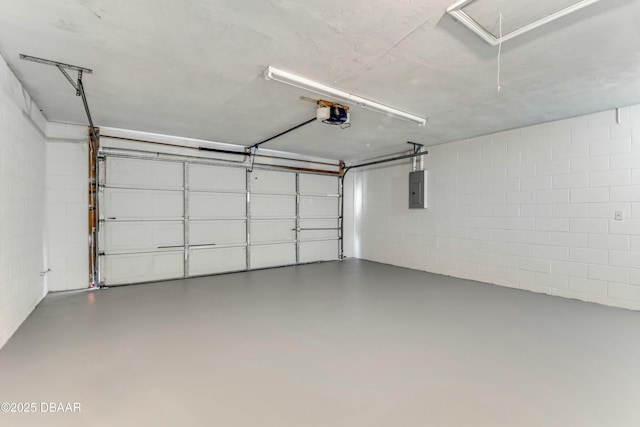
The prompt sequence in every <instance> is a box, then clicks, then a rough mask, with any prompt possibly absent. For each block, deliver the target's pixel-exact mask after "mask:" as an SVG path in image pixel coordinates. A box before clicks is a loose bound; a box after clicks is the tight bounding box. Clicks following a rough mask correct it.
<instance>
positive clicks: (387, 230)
mask: <svg viewBox="0 0 640 427" xmlns="http://www.w3.org/2000/svg"><path fill="white" fill-rule="evenodd" d="M619 119H620V123H618V122H617V114H616V110H610V111H604V112H601V113H596V114H591V115H587V116H582V117H577V118H572V119H568V120H561V121H557V122H552V123H544V124H540V125H536V126H532V127H527V128H522V129H515V130H511V131H506V132H501V133H497V134H494V135H488V136H484V137H479V138H473V139H470V140H465V141H459V142H452V143H447V144H442V145H438V146H434V147H430V148H429V156H428V157H427V160H426V167H427V169H428V171H429V172H428V177H429V178H428V179H429V183H428V198H429V208H428V209H426V210H409V209H408V208H407V204H408V201H407V197H408V196H407V192H408V172H409V171H410V167H411V166H410V164H408V162H406V163H403V164H401V165H396V166H392V167H380V168H376V169H373V170H368V171H359V172H357V173H356V176H355V179H354V184H353V192H354V195H355V200H354V201H353V205H352V209H353V211H354V216H355V224H356V232H355V238H354V242H353V250H352V251H351V254H352V255H353V256H356V257H360V258H364V259H369V260H374V261H379V262H383V263H388V264H393V265H399V266H404V267H409V268H415V269H419V270H426V271H431V272H435V273H441V274H446V275H451V276H456V277H461V278H467V279H473V280H478V281H482V282H488V283H493V284H497V285H502V286H508V287H513V288H521V289H526V290H530V291H534V292H541V293H546V294H552V295H559V296H563V297H568V298H576V299H581V300H586V301H593V302H598V303H602V304H607V305H612V306H619V307H626V308H632V309H640V106H632V107H626V108H622V109H620V110H619ZM616 212H619V213H621V214H622V220H616V219H615V215H616Z"/></svg>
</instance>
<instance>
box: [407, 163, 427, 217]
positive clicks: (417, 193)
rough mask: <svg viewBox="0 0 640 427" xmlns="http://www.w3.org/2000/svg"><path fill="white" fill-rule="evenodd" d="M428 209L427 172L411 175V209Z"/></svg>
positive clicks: (417, 172)
mask: <svg viewBox="0 0 640 427" xmlns="http://www.w3.org/2000/svg"><path fill="white" fill-rule="evenodd" d="M426 207H427V171H423V170H422V171H416V172H410V173H409V209H425V208H426Z"/></svg>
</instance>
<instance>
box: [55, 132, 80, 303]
mask: <svg viewBox="0 0 640 427" xmlns="http://www.w3.org/2000/svg"><path fill="white" fill-rule="evenodd" d="M80 128H81V129H80V131H81V133H80V135H81V136H80V138H83V139H80V140H75V141H74V140H68V139H67V140H51V141H50V142H48V143H47V147H46V151H47V160H46V164H47V168H46V171H47V174H46V177H47V183H46V195H47V242H48V248H49V257H48V258H49V268H51V272H50V273H49V275H48V279H49V280H48V287H49V291H66V290H72V289H86V288H87V287H88V286H89V241H88V238H89V231H88V206H89V195H88V192H89V187H88V180H89V172H88V169H87V167H88V160H87V158H88V145H87V141H86V130H87V128H86V127H84V126H82V127H80ZM65 137H67V138H68V137H69V136H68V135H65Z"/></svg>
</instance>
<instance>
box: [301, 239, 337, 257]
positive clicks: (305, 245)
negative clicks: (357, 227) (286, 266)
mask: <svg viewBox="0 0 640 427" xmlns="http://www.w3.org/2000/svg"><path fill="white" fill-rule="evenodd" d="M338 250H339V245H338V240H319V241H312V242H300V262H315V261H329V260H334V259H338Z"/></svg>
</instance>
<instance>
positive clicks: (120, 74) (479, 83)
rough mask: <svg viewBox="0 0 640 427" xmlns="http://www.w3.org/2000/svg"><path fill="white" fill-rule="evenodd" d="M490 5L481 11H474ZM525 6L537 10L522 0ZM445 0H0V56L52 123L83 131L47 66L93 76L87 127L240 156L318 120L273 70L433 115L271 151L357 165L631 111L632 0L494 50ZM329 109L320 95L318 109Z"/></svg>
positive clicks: (303, 136) (638, 60)
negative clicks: (238, 151) (237, 151)
mask: <svg viewBox="0 0 640 427" xmlns="http://www.w3.org/2000/svg"><path fill="white" fill-rule="evenodd" d="M482 1H490V0H482ZM530 1H531V2H534V0H530ZM452 3H453V0H431V1H429V0H416V1H413V0H403V1H397V0H354V1H350V2H345V1H339V0H323V1H316V0H309V1H304V2H303V1H294V0H262V1H259V0H234V1H228V0H218V1H215V0H213V1H212V0H184V1H173V0H140V1H131V0H4V1H2V2H1V4H0V53H1V54H2V56H3V57H4V58H5V60H6V61H7V62H8V63H9V65H10V66H11V68H12V69H13V70H14V72H15V73H16V74H17V76H18V78H19V79H20V80H21V81H22V82H23V84H24V85H25V86H26V88H27V90H28V91H29V93H30V94H31V95H32V96H33V98H34V99H35V101H36V102H37V103H38V105H39V106H40V107H41V108H42V109H43V111H44V114H45V115H46V117H47V118H48V119H49V120H51V121H56V122H67V123H82V124H85V123H86V118H85V116H84V111H83V109H82V104H81V101H80V100H79V98H76V97H75V92H74V90H73V89H72V88H71V86H70V85H69V84H68V82H67V81H66V80H65V79H64V78H63V76H62V75H61V74H60V73H59V72H58V71H57V70H56V69H55V68H52V67H48V66H45V65H41V64H36V63H32V62H26V61H21V60H20V59H19V58H18V55H19V53H25V54H28V55H33V56H39V57H44V58H47V59H52V60H56V61H61V62H66V63H71V64H76V65H80V66H83V67H87V68H92V69H93V70H94V74H92V75H88V76H86V77H85V79H84V82H85V87H86V90H87V95H88V98H89V104H90V106H91V111H92V114H93V116H94V120H95V122H96V124H97V125H101V126H108V127H117V128H125V129H134V130H140V131H146V132H154V133H162V134H168V135H177V136H184V137H191V138H199V139H206V140H212V141H220V142H226V143H234V144H241V145H251V144H253V143H255V142H258V141H261V140H263V139H266V138H268V137H270V136H273V135H275V134H277V133H279V132H281V131H283V130H286V129H288V128H290V127H292V126H294V125H296V124H299V123H301V122H303V121H305V120H307V119H309V118H311V117H313V116H314V108H315V106H314V105H313V104H312V103H308V102H304V101H301V100H299V96H300V95H306V96H311V97H315V98H318V97H317V96H315V95H314V94H311V93H309V92H305V91H303V90H300V89H296V88H292V87H290V86H287V85H284V84H282V83H279V82H276V81H266V80H264V78H263V76H262V72H263V70H264V69H265V68H266V67H267V66H268V65H272V66H275V67H278V68H281V69H284V70H287V71H290V72H294V73H297V74H300V75H302V76H305V77H307V78H310V79H313V80H317V81H321V82H324V83H327V84H330V85H333V86H335V87H338V88H340V89H343V90H346V91H348V92H351V93H355V94H357V95H360V96H363V97H367V98H370V99H373V100H376V101H378V102H382V103H384V104H388V105H391V106H394V107H397V108H400V109H402V110H405V111H408V112H411V113H414V114H418V115H422V116H426V117H428V118H429V121H428V123H427V126H426V127H423V128H420V127H418V126H416V125H414V124H411V123H408V122H404V121H401V120H398V119H394V118H390V117H386V116H383V115H380V114H377V113H374V112H371V111H367V110H364V109H361V108H358V107H355V108H353V109H352V126H351V128H349V129H346V130H341V129H339V128H338V127H336V126H329V125H324V124H321V123H318V122H314V123H312V124H310V125H308V126H305V127H302V128H300V129H298V130H296V131H294V132H292V133H290V134H287V135H286V136H284V137H282V138H279V139H276V140H274V141H272V142H269V143H268V144H265V146H264V147H265V148H271V149H275V150H284V151H291V152H296V153H301V154H307V155H314V156H320V157H325V158H333V159H336V158H341V159H346V160H357V159H366V158H370V157H372V156H375V155H379V154H384V153H392V152H398V151H402V150H406V149H407V146H406V144H405V141H407V140H411V141H415V142H421V143H425V144H426V145H433V144H439V143H443V142H447V141H452V140H458V139H463V138H467V137H471V136H477V135H482V134H487V133H491V132H495V131H500V130H505V129H511V128H516V127H521V126H526V125H530V124H535V123H540V122H545V121H550V120H555V119H561V118H566V117H571V116H575V115H580V114H585V113H589V112H595V111H600V110H605V109H609V108H614V107H618V106H626V105H631V104H635V103H640V48H639V46H640V26H639V25H638V22H640V0H603V1H600V2H598V3H596V4H594V5H591V6H589V7H587V8H584V9H582V10H580V11H578V12H576V13H574V14H572V15H570V16H567V17H564V18H561V19H560V20H558V21H555V22H553V23H551V24H548V25H546V26H543V27H541V28H538V29H536V30H534V31H532V32H530V33H527V34H525V35H523V36H521V37H518V38H516V39H513V40H510V41H508V42H506V43H505V44H504V45H503V46H502V60H501V70H502V72H501V86H502V89H501V91H500V92H498V91H497V87H496V72H497V65H498V62H497V47H491V46H489V45H488V44H487V43H485V42H484V41H482V40H481V39H480V38H479V37H477V36H476V35H475V34H473V33H471V32H470V31H469V30H468V29H467V28H465V27H464V26H463V25H461V24H460V23H458V22H456V21H454V20H453V19H452V18H450V17H449V16H448V15H447V14H446V13H445V9H446V8H447V7H448V6H449V5H450V4H452ZM325 98H326V97H325Z"/></svg>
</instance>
